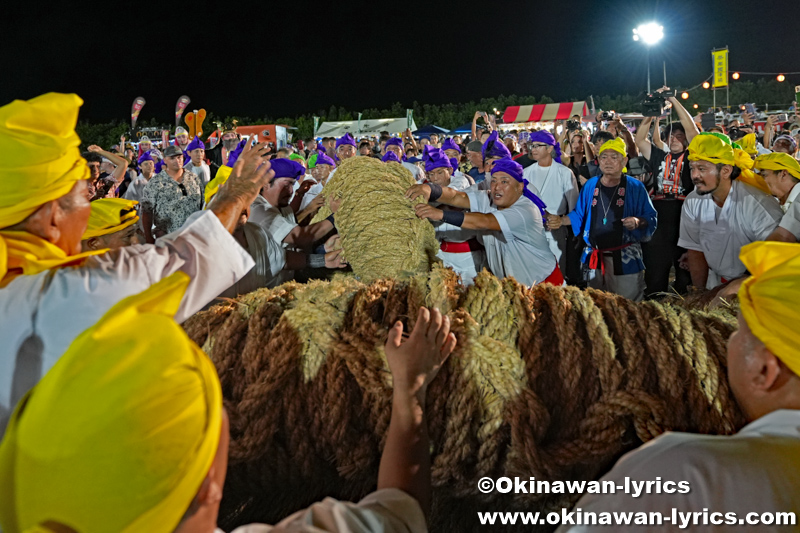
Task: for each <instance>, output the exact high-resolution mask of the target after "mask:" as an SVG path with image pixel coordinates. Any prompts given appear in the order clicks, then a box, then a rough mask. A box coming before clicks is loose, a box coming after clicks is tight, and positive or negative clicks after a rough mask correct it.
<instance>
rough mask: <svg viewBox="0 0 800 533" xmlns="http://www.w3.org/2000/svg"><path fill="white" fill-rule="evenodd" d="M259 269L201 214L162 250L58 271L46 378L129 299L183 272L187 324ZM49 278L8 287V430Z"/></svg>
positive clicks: (45, 313) (3, 332) (46, 334)
mask: <svg viewBox="0 0 800 533" xmlns="http://www.w3.org/2000/svg"><path fill="white" fill-rule="evenodd" d="M253 264H254V263H253V259H252V258H251V257H250V256H249V255H248V254H247V252H245V251H244V250H243V249H242V247H241V246H239V243H237V242H236V239H234V238H233V237H232V236H231V235H230V234H229V233H228V231H227V230H226V229H225V227H224V226H223V225H222V223H220V221H219V219H218V218H217V216H216V215H215V214H214V213H212V212H210V211H201V212H197V213H194V214H192V215H191V216H190V217H189V218H188V219H187V220H186V223H185V224H184V225H183V227H181V228H180V229H179V230H178V231H176V232H174V233H170V234H168V235H164V236H163V237H161V238H160V239H158V240H157V241H156V244H141V245H135V246H128V247H125V248H120V249H117V250H112V251H110V252H108V253H106V254H103V255H99V256H94V257H90V258H89V259H88V260H87V261H86V262H85V263H84V264H83V265H81V266H79V267H66V268H60V269H58V270H57V271H56V274H55V277H54V278H53V281H52V283H51V284H50V286H49V288H48V289H47V290H46V291H45V292H44V293H43V294H42V295H41V301H40V303H39V304H38V316H37V318H36V333H37V334H38V335H39V336H40V337H41V338H42V340H43V342H44V354H43V365H42V373H41V375H44V373H45V372H47V371H48V370H49V369H50V368H52V366H53V365H54V364H55V363H56V362H57V361H58V359H59V358H60V357H61V355H63V354H64V352H66V350H67V348H68V347H69V345H70V344H71V343H72V341H73V340H75V338H76V337H77V336H78V335H79V334H80V333H82V332H83V331H85V330H86V329H88V328H89V327H91V326H93V325H94V324H95V323H96V322H97V320H98V319H99V318H100V317H101V316H103V314H105V312H106V311H108V310H109V309H110V308H111V307H112V306H113V305H114V304H116V303H117V302H119V301H120V300H122V299H123V298H125V297H127V296H130V295H132V294H137V293H139V292H142V291H143V290H145V289H147V288H148V287H150V285H152V284H154V283H156V282H157V281H160V280H162V279H164V278H165V277H167V276H169V275H170V274H172V273H174V272H177V271H179V270H180V271H183V272H185V273H187V274H189V275H190V276H191V278H192V279H191V281H190V283H189V286H188V288H187V289H186V294H185V295H184V297H183V300H182V302H181V306H180V309H178V313H177V314H176V315H175V320H176V321H177V322H179V323H180V322H183V321H184V320H186V319H187V318H189V317H190V316H191V315H193V314H194V313H196V312H197V311H199V310H200V309H202V308H203V306H204V305H205V304H206V303H208V302H210V301H211V300H212V299H213V298H214V297H216V296H217V295H218V294H219V293H221V292H222V291H223V290H225V289H226V288H228V287H230V286H231V285H233V284H234V283H236V282H237V281H238V280H240V279H241V278H242V277H243V276H244V275H245V274H246V273H247V271H248V270H250V269H251V268H252V267H253ZM46 276H47V271H46V272H41V273H39V274H36V275H32V276H19V277H17V278H16V279H14V281H12V282H11V283H9V284H8V286H6V287H5V288H4V289H0V339H3V342H2V343H0V432H2V431H3V430H4V429H5V425H6V423H7V419H6V418H5V416H4V414H5V413H4V410H5V411H7V410H8V409H9V408H13V405H10V403H11V389H12V376H13V375H14V368H15V364H16V356H17V351H18V350H19V348H20V346H21V344H22V342H23V341H24V340H25V339H26V338H27V337H28V336H30V335H31V333H32V331H33V323H32V320H31V319H32V317H33V313H34V310H35V309H36V308H37V302H38V301H39V300H40V297H39V293H40V291H41V288H42V285H43V283H44V281H45V277H46ZM40 377H41V376H40ZM9 414H10V413H9Z"/></svg>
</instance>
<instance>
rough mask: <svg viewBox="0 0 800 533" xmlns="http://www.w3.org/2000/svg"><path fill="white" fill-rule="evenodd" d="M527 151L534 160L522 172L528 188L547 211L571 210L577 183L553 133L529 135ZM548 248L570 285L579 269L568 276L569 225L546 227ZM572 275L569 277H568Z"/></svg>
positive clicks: (576, 192) (558, 212)
mask: <svg viewBox="0 0 800 533" xmlns="http://www.w3.org/2000/svg"><path fill="white" fill-rule="evenodd" d="M528 153H529V154H530V157H531V158H532V159H533V160H534V161H536V163H534V164H533V165H531V166H529V167H528V168H526V169H525V171H524V172H523V176H524V178H525V179H526V180H528V183H529V185H528V188H529V189H530V190H531V192H533V194H535V195H536V196H538V197H539V198H541V199H542V201H543V202H544V203H545V205H546V206H547V213H548V214H551V215H556V216H562V215H566V214H567V213H569V212H570V211H572V210H573V209H575V204H576V202H577V201H578V182H577V181H576V180H575V176H574V175H573V174H572V171H571V170H570V169H568V168H567V167H565V166H564V165H562V164H561V147H560V146H559V144H558V141H557V140H556V138H555V137H553V135H552V134H551V133H550V132H548V131H544V130H543V131H535V132H533V133H531V135H530V141H529V143H528ZM545 236H546V237H547V244H549V245H550V251H551V252H553V255H555V256H556V260H557V261H558V266H559V267H560V268H561V272H563V273H564V274H565V275H566V276H567V281H568V282H569V283H570V284H572V285H574V284H577V283H578V282H579V281H580V280H579V279H575V278H576V277H577V276H579V275H580V272H579V271H578V272H572V273H571V274H572V276H571V275H570V270H576V269H570V268H569V265H567V261H566V259H567V254H566V250H567V246H568V243H571V241H572V235H571V232H570V228H569V227H560V228H558V229H550V231H547V232H545ZM570 278H573V279H570Z"/></svg>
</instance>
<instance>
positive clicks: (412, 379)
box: [378, 307, 456, 516]
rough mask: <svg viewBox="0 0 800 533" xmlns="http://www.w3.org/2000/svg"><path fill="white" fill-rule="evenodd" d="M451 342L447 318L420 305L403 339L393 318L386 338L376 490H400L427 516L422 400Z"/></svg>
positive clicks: (426, 447) (428, 491) (428, 482)
mask: <svg viewBox="0 0 800 533" xmlns="http://www.w3.org/2000/svg"><path fill="white" fill-rule="evenodd" d="M455 347H456V337H455V335H453V334H452V333H450V319H449V318H448V317H447V316H442V314H441V312H439V310H438V309H433V310H432V311H429V310H428V309H426V308H424V307H423V308H420V310H419V312H418V314H417V321H416V323H415V324H414V329H413V330H412V331H411V334H410V335H409V336H408V338H406V339H405V340H404V339H403V324H402V323H401V322H397V323H396V324H394V326H393V327H392V329H390V330H389V336H388V338H387V339H386V346H385V350H386V361H387V362H388V363H389V370H391V372H392V415H391V418H390V420H389V430H388V433H387V435H386V446H385V447H384V448H383V454H382V455H381V464H380V469H379V470H378V489H390V488H396V489H400V490H402V491H404V492H406V493H407V494H409V495H410V496H412V497H413V498H415V499H416V500H417V501H418V502H419V504H420V507H421V508H422V511H423V513H425V515H426V516H427V515H428V514H429V512H430V505H431V455H430V454H431V452H430V440H429V438H428V420H427V417H426V413H425V401H426V396H427V391H428V385H429V384H430V383H431V381H433V379H434V378H435V377H436V374H437V373H438V372H439V369H440V368H441V367H442V366H443V365H444V362H445V361H446V360H447V357H448V356H449V355H450V353H451V352H452V351H453V350H454V349H455Z"/></svg>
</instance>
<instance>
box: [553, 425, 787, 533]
mask: <svg viewBox="0 0 800 533" xmlns="http://www.w3.org/2000/svg"><path fill="white" fill-rule="evenodd" d="M659 478H660V480H661V486H662V487H664V483H666V482H668V481H672V482H673V483H678V482H688V484H689V492H688V493H685V494H684V493H681V492H682V491H684V490H685V486H684V488H681V489H680V490H678V489H679V488H680V487H679V486H677V485H675V486H673V485H670V489H673V488H674V489H675V492H674V493H672V494H667V493H664V492H663V490H662V492H661V493H660V494H657V493H653V492H654V490H653V491H651V493H650V494H647V493H646V492H645V493H643V494H641V495H640V496H638V497H633V495H631V494H625V493H624V492H623V491H618V492H616V493H615V494H586V495H585V496H583V497H582V498H581V499H580V500H579V501H578V503H577V504H575V507H574V508H573V510H575V509H581V511H582V512H583V513H586V512H594V513H598V514H600V513H603V512H610V513H614V512H617V513H619V512H645V513H649V512H660V513H661V515H662V516H664V517H671V516H672V509H673V508H676V509H678V510H679V511H680V512H682V513H689V512H698V514H700V513H702V512H703V511H706V510H707V515H708V516H709V517H710V516H711V513H723V515H724V513H728V512H733V513H736V515H737V518H745V516H746V515H747V513H752V512H755V513H759V514H761V513H776V512H794V513H797V512H798V510H799V509H800V411H798V410H793V409H783V410H779V411H773V412H772V413H769V414H767V415H765V416H762V417H761V418H759V419H758V420H756V421H754V422H752V423H750V424H748V425H747V426H745V427H744V428H742V430H741V431H739V432H738V433H736V434H735V435H731V436H712V435H695V434H689V433H665V434H663V435H661V436H659V437H657V438H655V439H653V440H652V441H650V442H648V443H647V444H644V445H643V446H641V447H639V448H637V449H636V450H633V451H631V452H629V453H627V454H626V455H624V456H623V457H622V458H621V459H620V460H619V461H617V464H616V465H614V467H613V468H612V469H611V470H610V471H609V472H608V473H607V474H606V475H604V476H603V477H602V478H601V486H602V481H612V482H613V483H614V485H615V486H618V487H623V486H625V484H626V480H629V481H628V483H629V484H630V486H632V483H631V482H632V481H636V482H639V483H641V482H643V481H646V482H655V481H656V480H657V479H659ZM584 516H585V515H584ZM701 516H702V515H701ZM720 518H722V519H723V520H724V516H723V517H716V519H720ZM701 520H702V518H701ZM737 525H738V524H737ZM679 527H680V524H675V523H671V522H670V523H667V522H666V521H665V522H664V523H663V525H661V526H650V527H644V526H640V527H633V526H619V527H617V528H614V527H609V526H607V525H605V526H601V525H594V526H592V525H589V526H586V525H574V526H568V525H564V526H561V527H560V528H559V529H558V530H557V533H566V532H569V533H588V532H591V531H597V532H601V531H645V530H647V531H677V530H678V528H679ZM726 527H727V528H729V529H725V528H726ZM795 528H796V526H795ZM795 528H792V527H789V528H787V527H786V526H770V525H765V524H763V523H762V524H759V525H757V526H750V528H747V527H744V528H742V527H740V528H738V529H737V528H732V527H730V526H713V525H711V522H710V521H709V523H708V525H704V524H703V522H702V521H701V522H699V523H698V524H692V523H690V525H689V527H688V528H685V527H684V528H682V529H684V530H686V531H712V530H713V531H718V530H723V529H724V530H725V531H728V530H730V531H737V530H741V531H795V530H796V529H795Z"/></svg>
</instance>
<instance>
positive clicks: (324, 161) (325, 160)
mask: <svg viewBox="0 0 800 533" xmlns="http://www.w3.org/2000/svg"><path fill="white" fill-rule="evenodd" d="M314 165H330V166H332V167H335V166H336V163H334V162H333V159H331V158H330V157H328V154H326V153H325V152H324V151H323V150H317V161H316V162H315V163H314Z"/></svg>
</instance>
